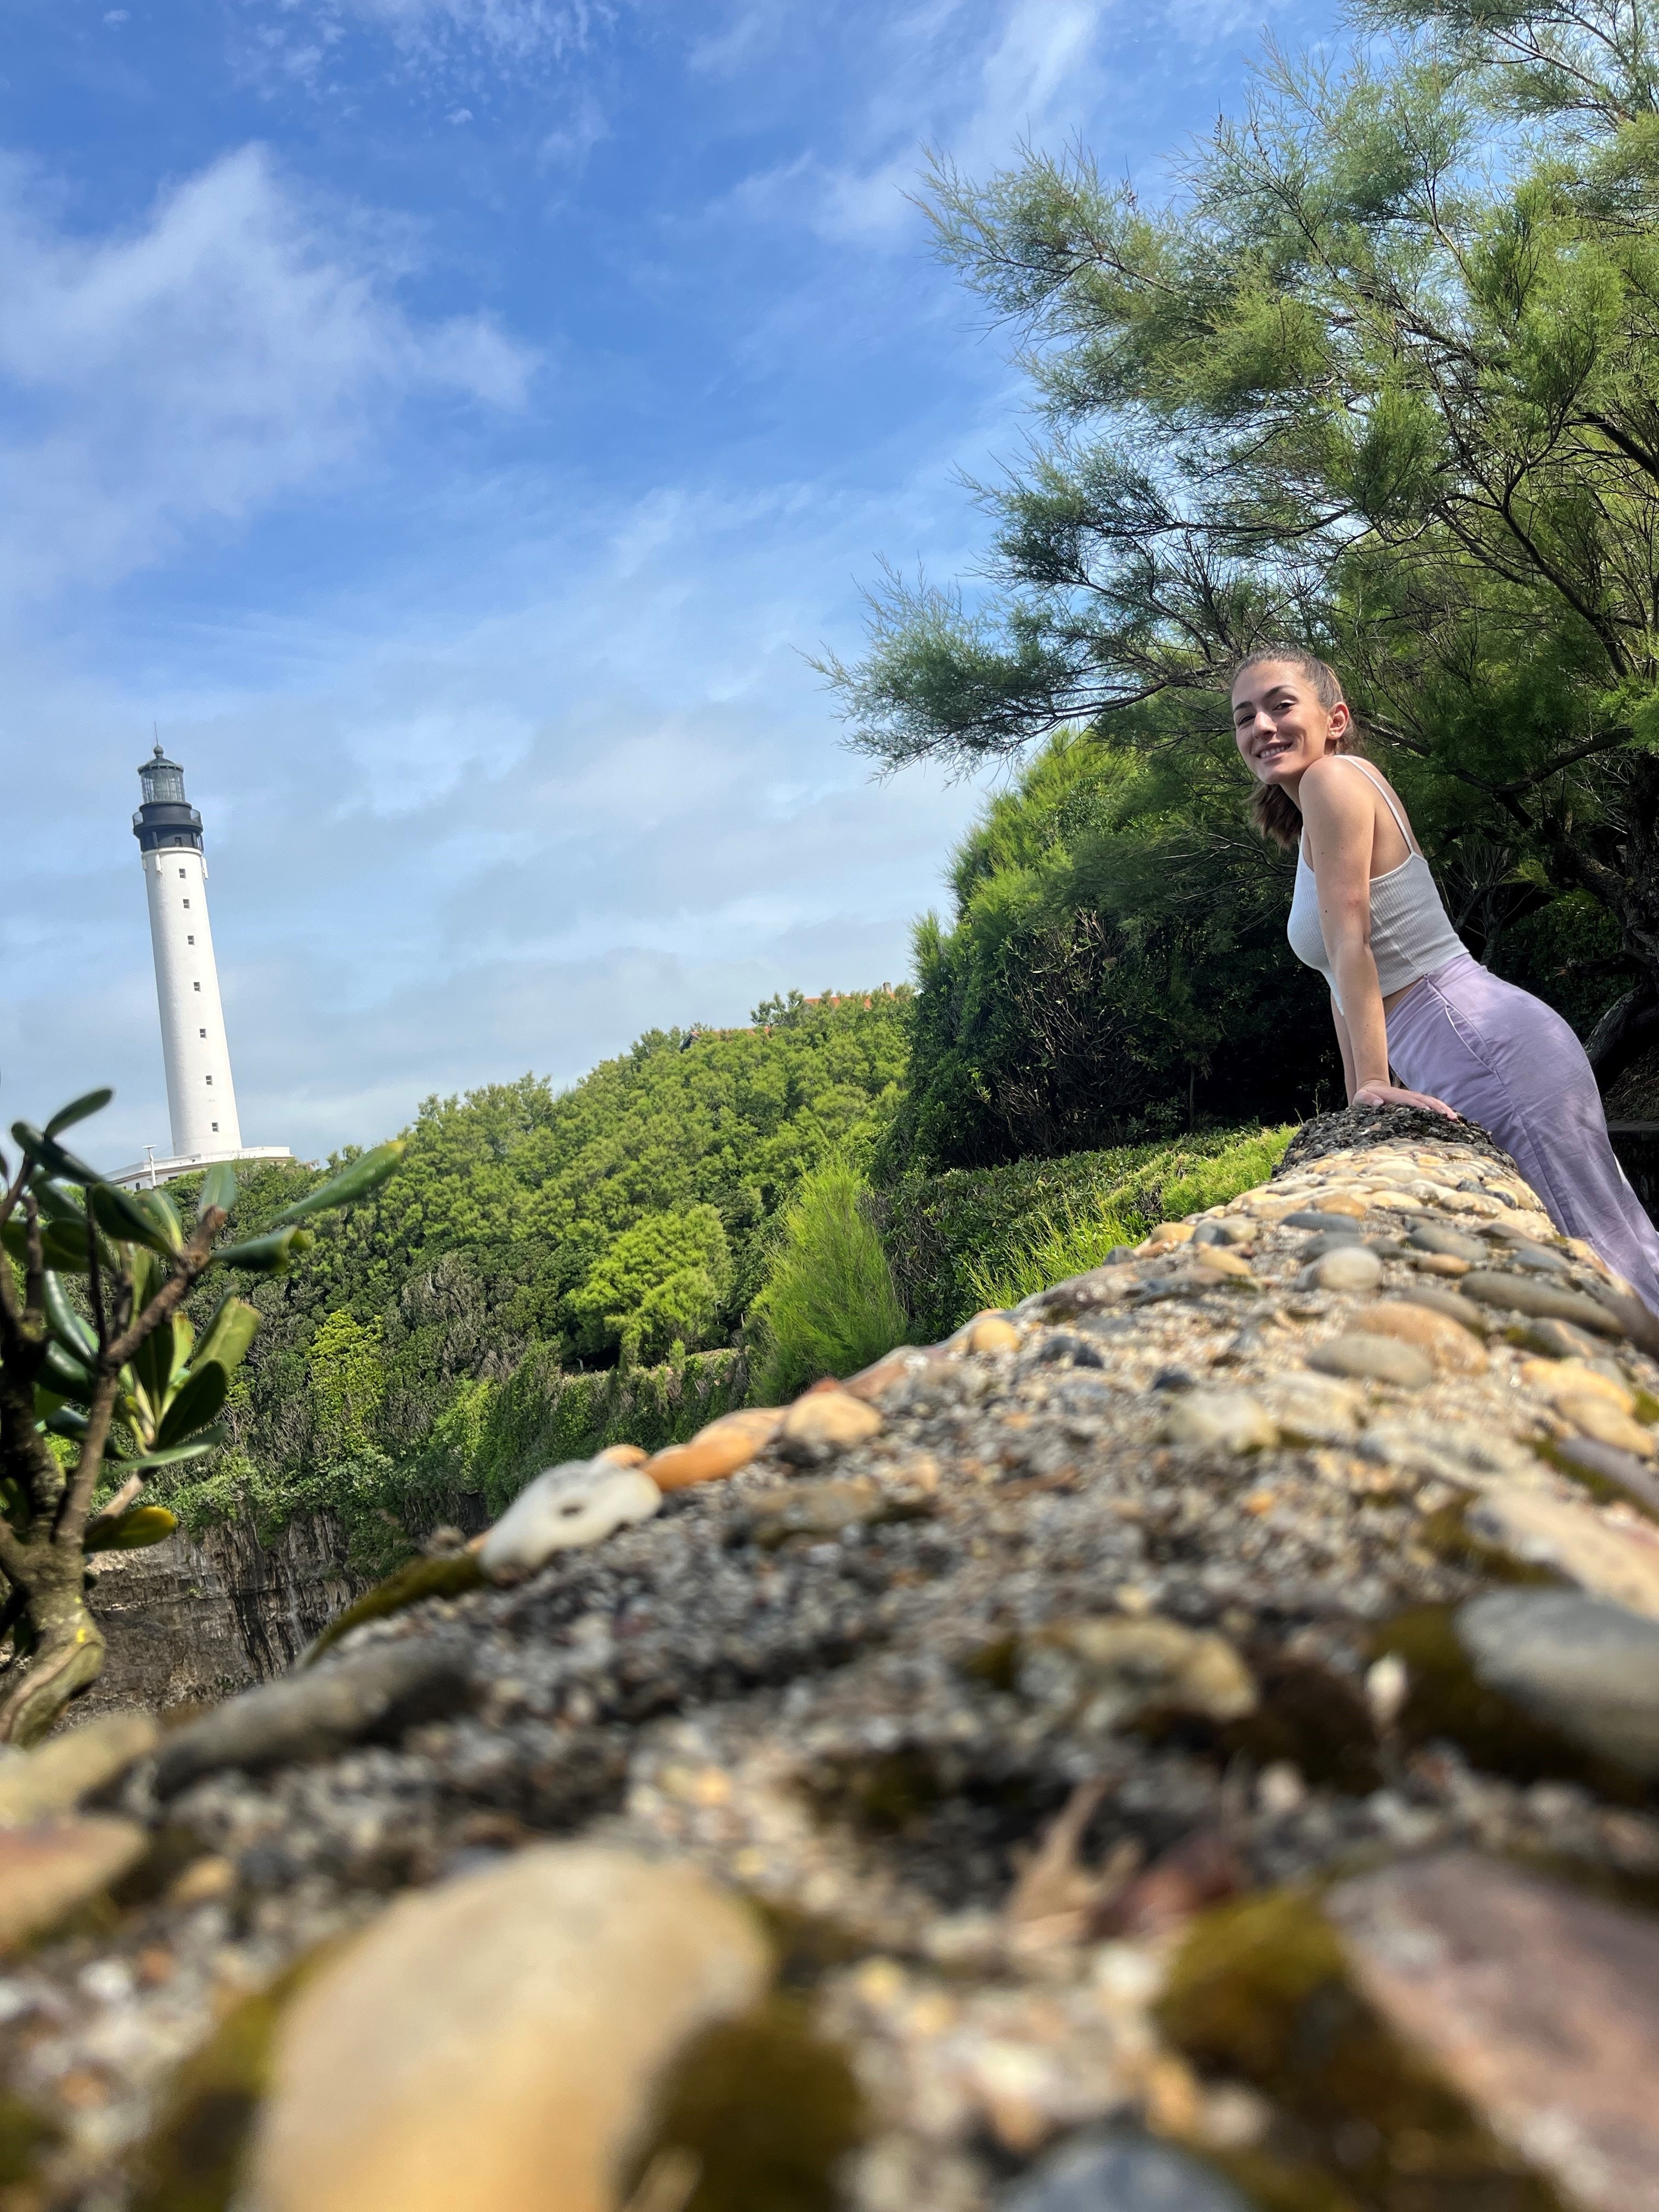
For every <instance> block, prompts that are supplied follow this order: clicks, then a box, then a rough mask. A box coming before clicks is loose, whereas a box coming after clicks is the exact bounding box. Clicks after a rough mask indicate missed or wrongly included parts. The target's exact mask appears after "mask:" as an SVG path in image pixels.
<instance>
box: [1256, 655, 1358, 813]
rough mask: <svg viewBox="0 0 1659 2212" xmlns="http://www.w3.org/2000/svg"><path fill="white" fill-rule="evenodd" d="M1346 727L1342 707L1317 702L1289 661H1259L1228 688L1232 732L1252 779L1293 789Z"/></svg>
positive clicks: (1311, 689)
mask: <svg viewBox="0 0 1659 2212" xmlns="http://www.w3.org/2000/svg"><path fill="white" fill-rule="evenodd" d="M1347 726H1348V710H1347V708H1346V706H1344V705H1343V704H1342V703H1341V702H1340V701H1339V702H1337V704H1336V705H1335V706H1334V707H1327V706H1324V705H1322V703H1321V701H1320V698H1319V695H1318V693H1317V692H1316V690H1314V688H1313V684H1311V682H1310V680H1309V678H1307V677H1306V676H1305V675H1304V673H1303V671H1301V669H1300V668H1298V667H1297V665H1296V663H1295V661H1293V660H1259V661H1257V662H1256V664H1255V666H1254V667H1253V668H1247V669H1246V670H1245V671H1244V672H1243V675H1242V676H1240V678H1239V679H1238V681H1237V684H1234V686H1233V736H1234V737H1235V738H1236V739H1237V744H1238V750H1239V751H1240V752H1241V753H1243V756H1244V759H1245V762H1246V763H1247V764H1248V766H1249V770H1250V773H1251V775H1254V776H1255V779H1256V781H1257V782H1258V783H1283V784H1288V785H1289V786H1290V787H1291V789H1292V790H1294V789H1295V787H1296V786H1297V784H1298V783H1299V782H1300V781H1301V780H1302V773H1303V770H1304V769H1308V768H1311V767H1312V765H1313V763H1315V762H1316V760H1322V759H1323V758H1324V757H1325V755H1326V754H1327V753H1328V751H1329V750H1330V749H1331V745H1332V743H1333V741H1334V739H1336V738H1340V736H1341V734H1342V732H1344V730H1346V728H1347Z"/></svg>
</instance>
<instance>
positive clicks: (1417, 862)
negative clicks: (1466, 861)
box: [1285, 753, 1468, 1006]
mask: <svg viewBox="0 0 1659 2212" xmlns="http://www.w3.org/2000/svg"><path fill="white" fill-rule="evenodd" d="M1331 757H1332V758H1333V759H1335V760H1342V761H1346V762H1347V763H1348V765H1349V766H1350V767H1351V768H1357V769H1358V770H1359V772H1360V774H1361V775H1363V776H1364V779H1365V781H1367V782H1368V783H1370V784H1373V785H1375V787H1376V789H1377V790H1378V791H1380V792H1381V793H1382V794H1383V803H1384V804H1385V805H1386V806H1387V807H1388V810H1389V813H1390V814H1392V815H1393V817H1394V818H1395V821H1396V822H1397V823H1399V825H1400V834H1401V836H1402V837H1403V838H1404V839H1405V841H1406V843H1407V847H1408V848H1410V849H1409V851H1408V852H1407V857H1406V858H1405V860H1402V861H1401V864H1400V866H1398V867H1397V868H1390V869H1389V872H1388V873H1387V875H1385V876H1373V877H1372V878H1371V957H1372V958H1373V959H1374V960H1375V961H1376V981H1377V984H1378V987H1380V989H1381V991H1382V993H1383V997H1384V998H1385V999H1386V998H1387V997H1388V996H1389V993H1390V992H1392V991H1403V990H1404V989H1405V988H1406V986H1407V984H1408V983H1414V982H1416V981H1417V980H1418V978H1419V976H1420V975H1430V974H1431V973H1432V972H1433V970H1434V969H1437V968H1443V967H1444V966H1445V964H1446V963H1447V961H1449V960H1455V958H1456V957H1457V956H1458V954H1459V953H1460V952H1463V951H1467V950H1468V948H1467V946H1466V945H1464V943H1463V941H1462V939H1461V938H1460V937H1459V936H1458V934H1457V932H1456V931H1455V929H1454V928H1453V927H1452V926H1451V922H1450V921H1449V918H1448V915H1447V913H1446V909H1445V908H1444V907H1443V905H1442V904H1441V901H1440V893H1439V892H1438V890H1437V889H1436V888H1435V881H1434V878H1433V876H1432V875H1431V873H1430V871H1429V864H1428V862H1427V861H1426V860H1425V859H1424V857H1423V855H1422V854H1421V853H1420V852H1419V850H1418V849H1417V846H1416V843H1415V842H1414V840H1413V836H1412V833H1411V825H1410V824H1409V823H1407V820H1406V817H1405V816H1404V815H1403V814H1402V813H1401V811H1400V809H1399V808H1398V807H1397V806H1396V805H1395V803H1394V800H1393V799H1392V797H1391V796H1390V795H1389V789H1388V787H1387V786H1386V785H1385V784H1384V783H1383V779H1382V778H1381V776H1379V775H1377V774H1376V772H1375V770H1374V769H1370V768H1369V767H1368V766H1367V765H1366V763H1364V761H1362V760H1356V759H1355V758H1354V757H1353V755H1352V753H1335V754H1333V755H1332V756H1331ZM1285 935H1286V936H1287V937H1288V938H1289V939H1290V940H1291V951H1292V952H1294V953H1295V955H1296V957H1297V959H1298V960H1299V961H1301V963H1302V964H1303V966H1304V968H1314V969H1317V970H1318V972H1319V973H1320V974H1321V975H1322V976H1323V977H1324V978H1325V981H1326V982H1327V983H1328V984H1329V986H1330V990H1331V996H1332V997H1333V998H1334V1000H1336V1003H1337V1005H1338V1006H1341V1004H1342V999H1341V994H1340V992H1339V991H1338V990H1337V987H1336V978H1335V976H1334V975H1333V974H1332V972H1331V963H1330V957H1329V955H1328V953H1327V952H1326V950H1325V933H1324V931H1323V930H1322V928H1321V927H1320V926H1319V888H1318V885H1317V884H1316V883H1315V881H1314V872H1313V870H1312V869H1311V868H1310V866H1308V861H1307V856H1306V854H1304V852H1303V850H1302V848H1301V847H1300V846H1299V845H1298V846H1297V855H1296V889H1295V891H1294V892H1293V893H1292V895H1291V918H1290V921H1289V923H1288V925H1287V927H1286V929H1285Z"/></svg>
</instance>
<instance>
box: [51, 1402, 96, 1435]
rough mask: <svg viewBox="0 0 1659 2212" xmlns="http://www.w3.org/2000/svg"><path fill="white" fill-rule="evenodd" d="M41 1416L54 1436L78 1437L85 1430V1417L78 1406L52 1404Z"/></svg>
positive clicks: (84, 1432) (83, 1433)
mask: <svg viewBox="0 0 1659 2212" xmlns="http://www.w3.org/2000/svg"><path fill="white" fill-rule="evenodd" d="M41 1418H42V1419H43V1420H44V1421H45V1423H46V1427H47V1428H48V1430H50V1431H51V1432H52V1435H53V1436H55V1437H83V1436H85V1434H86V1432H87V1417H86V1415H85V1414H84V1413H82V1411H81V1408H80V1407H78V1406H54V1407H53V1408H52V1412H51V1413H46V1414H43V1415H42V1416H41Z"/></svg>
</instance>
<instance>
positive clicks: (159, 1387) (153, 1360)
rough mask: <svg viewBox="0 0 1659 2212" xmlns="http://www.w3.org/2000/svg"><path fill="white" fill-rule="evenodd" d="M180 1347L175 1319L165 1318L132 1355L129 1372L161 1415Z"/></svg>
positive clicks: (181, 1348) (177, 1362)
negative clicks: (133, 1375) (136, 1379)
mask: <svg viewBox="0 0 1659 2212" xmlns="http://www.w3.org/2000/svg"><path fill="white" fill-rule="evenodd" d="M183 1349H184V1347H183V1346H182V1345H181V1344H180V1343H179V1332H178V1329H177V1327H176V1324H175V1320H174V1316H173V1315H172V1314H168V1315H167V1317H166V1319H165V1320H163V1321H160V1322H157V1323H156V1325H155V1328H153V1329H151V1331H150V1333H149V1335H148V1336H147V1337H146V1338H145V1339H144V1340H143V1343H142V1344H141V1345H140V1346H139V1347H138V1349H137V1352H134V1353H133V1355H132V1371H133V1373H134V1374H135V1375H136V1376H137V1377H138V1380H139V1382H140V1383H142V1384H143V1387H144V1389H145V1390H146V1392H147V1393H148V1394H149V1402H150V1404H151V1405H152V1406H153V1407H155V1409H156V1411H157V1412H158V1413H159V1412H160V1411H161V1407H163V1406H165V1405H166V1403H167V1391H168V1389H169V1388H170V1387H171V1385H172V1382H173V1369H174V1368H175V1367H177V1365H178V1364H179V1357H180V1354H181V1353H182V1352H183Z"/></svg>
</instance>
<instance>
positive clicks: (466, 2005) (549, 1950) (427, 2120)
mask: <svg viewBox="0 0 1659 2212" xmlns="http://www.w3.org/2000/svg"><path fill="white" fill-rule="evenodd" d="M768 1972H769V1962H768V1958H767V1952H766V1946H765V1943H764V1942H763V1939H762V1936H761V1934H760V1931H759V1929H758V1928H757V1925H756V1923H755V1922H754V1921H753V1919H752V1918H751V1917H750V1915H749V1914H747V1913H746V1912H745V1911H744V1910H743V1908H742V1907H741V1906H740V1905H738V1904H737V1903H736V1902H735V1901H734V1900H733V1899H732V1898H730V1897H728V1896H726V1894H725V1893H723V1892H721V1891H720V1889H718V1888H717V1887H715V1886H714V1883H712V1882H711V1881H709V1880H708V1877H707V1876H706V1875H702V1874H700V1873H698V1872H697V1871H696V1869H694V1868H692V1867H690V1866H688V1865H684V1864H679V1865H674V1864H665V1865H653V1864H651V1863H648V1862H647V1861H645V1860H642V1859H640V1858H637V1857H633V1856H631V1855H629V1854H628V1853H624V1852H620V1851H614V1850H602V1849H599V1848H596V1847H593V1846H591V1845H585V1844H542V1845H539V1846H537V1847H533V1848H532V1849H529V1850H524V1851H521V1852H520V1853H519V1854H518V1856H517V1857H513V1858H511V1859H509V1860H507V1862H506V1863H505V1864H503V1865H502V1866H501V1867H499V1868H497V1869H491V1870H489V1871H488V1872H483V1873H479V1874H475V1875H470V1876H467V1877H465V1878H463V1879H461V1880H459V1881H453V1882H449V1883H447V1884H445V1885H444V1886H443V1887H441V1888H438V1889H436V1890H431V1891H426V1892H418V1891H417V1892H414V1893H410V1895H408V1896H406V1897H404V1898H403V1899H400V1900H399V1901H398V1903H397V1904H395V1905H392V1907H391V1908H390V1909H389V1910H388V1911H386V1913H385V1914H384V1915H383V1916H382V1917H381V1918H380V1920H379V1921H378V1922H377V1923H375V1925H374V1927H373V1928H372V1929H370V1930H369V1932H368V1934H367V1935H366V1936H362V1937H361V1938H359V1940H358V1941H357V1942H356V1943H355V1944H353V1945H352V1946H351V1947H350V1948H349V1949H348V1950H347V1951H346V1952H345V1953H344V1954H343V1956H342V1957H341V1958H340V1959H339V1960H337V1962H335V1963H334V1964H332V1965H331V1966H327V1967H325V1969H324V1970H323V1971H322V1972H320V1973H319V1975H318V1976H317V1977H316V1978H315V1979H314V1980H313V1981H311V1982H310V1983H309V1984H307V1986H306V1987H305V1988H304V1989H303V1990H301V1993H300V1995H299V1996H298V1998H297V1999H296V2000H295V2003H294V2006H293V2008H292V2009H291V2011H290V2012H289V2015H288V2016H287V2018H286V2020H285V2021H284V2022H283V2027H282V2031H281V2034H280V2038H279V2040H278V2044H277V2048H276V2055H275V2058H274V2061H273V2064H272V2069H271V2080H272V2086H271V2091H270V2096H269V2098H268V2100H267V2101H266V2104H265V2106H264V2112H263V2114H262V2117H261V2120H260V2124H259V2130H258V2136H257V2139H256V2142H255V2145H254V2149H253V2155H252V2172H251V2182H250V2187H249V2191H248V2203H249V2212H506V2208H507V2207H508V2206H510V2207H512V2208H513V2212H612V2208H613V2207H614V2205H615V2203H616V2191H617V2179H618V2175H619V2172H620V2169H621V2166H622V2161H623V2157H624V2155H625V2154H626V2153H627V2152H628V2151H629V2148H631V2147H632V2145H633V2143H634V2142H635V2140H636V2139H637V2137H638V2136H639V2134H640V2131H641V2128H642V2127H643V2125H644V2124H645V2123H646V2121H647V2118H648V2117H649V2113H650V2108H651V2099H652V2093H653V2089H654V2087H655V2085H656V2082H657V2080H658V2078H659V2075H660V2073H661V2071H662V2069H663V2067H664V2065H665V2063H666V2062H667V2061H668V2060H669V2059H671V2057H673V2055H674V2054H675V2052H676V2051H678V2049H680V2048H681V2047H682V2046H683V2045H684V2044H685V2043H686V2042H687V2041H688V2040H689V2039H690V2037H691V2036H692V2035H694V2034H695V2033H696V2032H697V2031H698V2030H699V2029H701V2028H704V2027H709V2026H711V2025H713V2024H714V2022H715V2021H720V2020H726V2019H730V2018H732V2016H733V2015H737V2014H740V2013H742V2012H744V2011H746V2010H747V2009H748V2008H750V2006H751V2005H753V2004H754V2003H755V2002H756V2001H757V1998H758V1997H759V1996H760V1995H761V1993H762V1991H763V1989H764V1987H765V1984H766V1981H767V1978H768Z"/></svg>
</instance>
